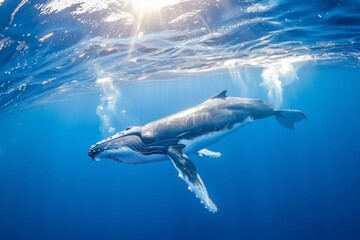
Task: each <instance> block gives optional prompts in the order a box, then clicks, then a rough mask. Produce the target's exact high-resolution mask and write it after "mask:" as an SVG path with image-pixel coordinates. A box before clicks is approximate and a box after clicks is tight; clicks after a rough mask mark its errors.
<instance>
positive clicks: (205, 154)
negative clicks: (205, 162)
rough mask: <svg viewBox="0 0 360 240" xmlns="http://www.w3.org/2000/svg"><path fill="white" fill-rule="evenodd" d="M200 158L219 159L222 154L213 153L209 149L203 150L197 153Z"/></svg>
mask: <svg viewBox="0 0 360 240" xmlns="http://www.w3.org/2000/svg"><path fill="white" fill-rule="evenodd" d="M197 153H198V155H199V157H207V158H219V157H221V152H213V151H210V150H209V149H206V148H203V149H201V150H200V151H198V152H197Z"/></svg>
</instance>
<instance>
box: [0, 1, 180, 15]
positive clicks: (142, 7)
mask: <svg viewBox="0 0 360 240" xmlns="http://www.w3.org/2000/svg"><path fill="white" fill-rule="evenodd" d="M0 1H1V0H0ZM179 2H181V0H131V1H130V4H131V7H132V8H133V10H134V11H138V12H154V11H159V10H161V9H162V8H164V7H167V6H171V5H175V4H177V3H179Z"/></svg>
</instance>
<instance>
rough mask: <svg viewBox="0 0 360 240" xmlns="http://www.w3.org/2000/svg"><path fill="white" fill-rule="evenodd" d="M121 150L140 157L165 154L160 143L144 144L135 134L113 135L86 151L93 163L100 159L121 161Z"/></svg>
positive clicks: (164, 149)
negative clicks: (131, 152)
mask: <svg viewBox="0 0 360 240" xmlns="http://www.w3.org/2000/svg"><path fill="white" fill-rule="evenodd" d="M123 149H127V150H130V151H133V152H135V153H137V154H141V155H151V154H165V153H166V146H165V145H163V144H161V143H160V142H159V143H152V144H147V143H144V141H143V140H142V138H141V137H140V136H139V135H137V134H132V135H125V136H123V135H121V134H115V135H114V136H112V137H110V138H107V139H104V140H102V141H100V142H98V143H96V144H94V145H92V146H91V147H90V148H89V150H88V156H89V157H91V158H92V159H93V160H94V161H98V160H99V159H101V158H110V159H114V160H117V161H123V160H122V159H121V153H122V152H123V151H122V150H123Z"/></svg>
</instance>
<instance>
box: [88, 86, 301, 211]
mask: <svg viewBox="0 0 360 240" xmlns="http://www.w3.org/2000/svg"><path fill="white" fill-rule="evenodd" d="M271 116H275V118H276V119H277V121H278V122H279V123H280V124H281V125H282V126H284V127H286V128H290V129H294V123H295V122H298V121H301V120H303V119H306V116H305V114H304V113H303V112H301V111H299V110H292V109H276V108H275V107H274V106H273V105H271V104H269V103H266V102H264V101H262V100H258V99H250V98H237V97H227V96H226V90H225V91H222V92H221V93H219V94H217V95H216V96H214V97H212V98H210V99H208V100H207V101H205V102H203V103H201V104H199V105H197V106H194V107H192V108H189V109H186V110H184V111H181V112H178V113H175V114H173V115H170V116H167V117H165V118H162V119H159V120H156V121H153V122H150V123H148V124H145V125H144V126H134V127H128V128H126V129H125V130H123V131H121V132H118V133H116V134H115V135H113V136H111V137H109V138H106V139H104V140H102V141H100V142H98V143H96V144H94V145H92V146H91V147H90V148H89V151H88V155H89V156H90V157H91V158H93V159H94V160H96V161H98V160H100V159H102V158H107V159H112V160H115V161H118V162H125V163H131V164H142V163H151V162H157V161H165V160H171V161H172V163H173V165H174V167H175V168H176V169H177V171H178V173H179V175H178V176H179V178H180V179H183V180H184V181H185V182H186V183H187V185H188V190H189V191H191V192H194V193H195V195H196V197H198V198H199V199H200V201H201V203H203V204H204V205H205V207H206V208H207V209H208V210H209V211H211V212H216V211H217V210H218V208H217V206H216V205H215V204H214V203H213V201H212V200H211V199H210V197H209V194H208V192H207V189H206V187H205V184H204V183H203V181H202V179H201V177H200V175H199V173H198V171H197V169H196V167H195V165H194V164H193V162H192V161H191V160H190V159H189V157H188V155H190V154H193V153H198V154H199V156H201V157H203V156H205V157H219V156H220V155H221V154H220V153H218V152H212V151H210V150H208V149H206V147H208V146H209V145H211V144H213V143H215V142H217V141H219V140H220V139H222V138H223V137H225V136H227V135H228V134H230V133H232V132H233V131H235V130H237V129H239V128H240V127H242V126H244V125H246V124H248V123H250V122H252V121H254V120H257V119H262V118H267V117H271Z"/></svg>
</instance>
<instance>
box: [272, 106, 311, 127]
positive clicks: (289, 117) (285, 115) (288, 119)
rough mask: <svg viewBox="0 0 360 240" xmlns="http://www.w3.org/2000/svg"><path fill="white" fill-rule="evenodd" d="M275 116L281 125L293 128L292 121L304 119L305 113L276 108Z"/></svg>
mask: <svg viewBox="0 0 360 240" xmlns="http://www.w3.org/2000/svg"><path fill="white" fill-rule="evenodd" d="M275 117H276V120H277V121H278V122H279V123H280V124H281V125H282V126H284V127H286V128H290V129H295V127H294V123H296V122H300V121H301V120H303V119H306V115H305V113H303V112H301V111H299V110H293V109H282V110H276V114H275Z"/></svg>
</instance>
